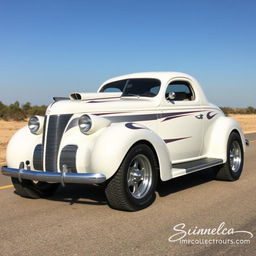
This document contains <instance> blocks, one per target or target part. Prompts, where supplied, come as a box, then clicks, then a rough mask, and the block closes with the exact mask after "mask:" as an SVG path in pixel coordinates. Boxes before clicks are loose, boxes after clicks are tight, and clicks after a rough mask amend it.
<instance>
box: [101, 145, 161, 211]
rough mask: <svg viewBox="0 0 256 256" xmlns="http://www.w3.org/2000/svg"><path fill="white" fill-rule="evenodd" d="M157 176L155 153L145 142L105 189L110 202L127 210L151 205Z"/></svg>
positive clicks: (132, 151) (123, 163) (134, 148)
mask: <svg viewBox="0 0 256 256" xmlns="http://www.w3.org/2000/svg"><path fill="white" fill-rule="evenodd" d="M157 180H158V164H157V160H156V157H155V154H154V153H153V152H152V150H151V148H150V147H149V146H147V145H145V144H137V145H135V146H134V147H132V148H131V150H130V151H129V152H128V153H127V155H126V156H125V158H124V160H123V162H122V164H121V166H120V167H119V169H118V171H117V173H116V174H115V175H114V176H113V178H112V179H111V180H110V182H109V183H108V185H107V187H106V189H105V193H106V197H107V199H108V202H109V205H110V206H111V207H113V208H115V209H118V210H126V211H137V210H141V209H143V208H145V207H147V206H148V205H150V204H151V203H152V202H153V201H154V198H155V189H156V186H157Z"/></svg>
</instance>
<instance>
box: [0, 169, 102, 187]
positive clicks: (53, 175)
mask: <svg viewBox="0 0 256 256" xmlns="http://www.w3.org/2000/svg"><path fill="white" fill-rule="evenodd" d="M1 169H2V174H3V175H6V176H11V177H14V178H18V179H19V181H22V179H25V180H35V181H45V182H54V183H61V184H62V185H64V184H66V183H78V184H99V183H103V182H104V181H105V180H106V176H105V175H104V174H101V173H68V172H42V171H31V170H24V169H14V168H8V167H7V166H3V167H2V168H1Z"/></svg>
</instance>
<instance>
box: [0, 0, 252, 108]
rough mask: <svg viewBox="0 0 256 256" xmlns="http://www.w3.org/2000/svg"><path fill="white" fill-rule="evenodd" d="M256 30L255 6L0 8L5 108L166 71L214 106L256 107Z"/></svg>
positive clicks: (73, 0) (73, 3)
mask: <svg viewBox="0 0 256 256" xmlns="http://www.w3.org/2000/svg"><path fill="white" fill-rule="evenodd" d="M255 27H256V1H254V0H244V1H242V0H240V1H237V0H232V1H231V0H222V1H220V0H214V1H213V0H212V1H211V0H204V1H203V0H193V1H192V0H190V1H189V0H177V1H176V0H173V1H172V0H169V1H161V0H158V1H150V0H148V1H144V0H140V1H138V0H137V1H133V0H130V1H121V0H119V1H111V0H109V1H86V0H83V1H82V0H80V1H78V0H69V1H67V0H54V1H53V0H51V1H48V0H42V1H40V0H37V1H35V0H31V1H27V0H22V1H20V0H17V1H14V0H13V1H12V0H4V1H3V0H0V88H1V92H0V101H2V102H4V103H5V104H10V103H12V102H14V101H16V100H18V101H20V102H21V103H25V102H27V101H29V102H31V103H32V104H49V103H50V102H51V101H52V97H53V96H66V95H68V94H69V93H70V92H72V91H89V92H93V91H96V90H97V88H98V86H99V85H100V84H101V83H102V82H103V81H104V80H106V79H108V78H110V77H113V76H117V75H121V74H126V73H131V72H141V71H168V70H170V71H181V72H186V73H189V74H191V75H193V76H194V77H196V78H197V79H198V80H199V81H200V83H201V84H202V86H203V88H204V91H205V92H206V95H207V97H208V99H209V100H210V101H211V102H213V103H215V104H217V105H220V106H233V107H235V106H237V107H246V106H254V107H256V29H255Z"/></svg>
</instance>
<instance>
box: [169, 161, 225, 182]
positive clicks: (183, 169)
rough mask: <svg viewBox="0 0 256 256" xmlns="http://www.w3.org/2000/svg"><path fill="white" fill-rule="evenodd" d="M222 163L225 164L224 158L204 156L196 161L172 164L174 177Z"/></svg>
mask: <svg viewBox="0 0 256 256" xmlns="http://www.w3.org/2000/svg"><path fill="white" fill-rule="evenodd" d="M221 164H223V160H222V159H217V158H202V159H199V160H195V161H190V162H185V163H180V164H173V165H172V173H173V178H175V177H179V176H182V175H186V174H189V173H192V172H197V171H201V170H204V169H207V168H211V167H213V166H217V165H221Z"/></svg>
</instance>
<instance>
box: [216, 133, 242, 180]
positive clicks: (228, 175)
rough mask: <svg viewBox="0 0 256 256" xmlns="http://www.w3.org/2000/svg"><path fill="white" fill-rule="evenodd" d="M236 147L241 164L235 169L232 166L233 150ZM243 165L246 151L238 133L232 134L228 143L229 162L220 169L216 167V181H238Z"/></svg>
mask: <svg viewBox="0 0 256 256" xmlns="http://www.w3.org/2000/svg"><path fill="white" fill-rule="evenodd" d="M234 147H236V148H237V151H236V152H237V154H238V158H240V163H237V166H236V168H234V165H232V161H233V160H232V159H233V158H232V157H231V150H232V149H234ZM239 152H240V154H239ZM239 155H240V157H239ZM238 158H237V159H238ZM238 162H239V161H238ZM243 165H244V151H243V145H242V141H241V137H240V135H239V134H238V133H237V132H232V133H231V134H230V136H229V139H228V143H227V161H226V163H225V164H223V165H221V166H219V167H216V171H217V174H216V179H218V180H226V181H235V180H238V179H239V177H240V175H241V173H242V170H243ZM232 166H233V169H232Z"/></svg>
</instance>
